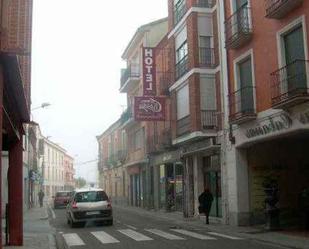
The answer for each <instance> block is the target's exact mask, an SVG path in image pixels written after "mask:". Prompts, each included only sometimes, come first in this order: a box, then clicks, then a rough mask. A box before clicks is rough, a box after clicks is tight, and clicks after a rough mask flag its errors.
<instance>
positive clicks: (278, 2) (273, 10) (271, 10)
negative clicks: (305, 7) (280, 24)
mask: <svg viewBox="0 0 309 249" xmlns="http://www.w3.org/2000/svg"><path fill="white" fill-rule="evenodd" d="M302 3H303V0H265V8H266V17H268V18H278V19H279V18H282V17H283V16H284V15H286V14H287V13H288V12H290V11H292V10H293V9H295V8H296V7H298V6H300V5H301V4H302Z"/></svg>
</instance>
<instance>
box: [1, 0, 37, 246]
mask: <svg viewBox="0 0 309 249" xmlns="http://www.w3.org/2000/svg"><path fill="white" fill-rule="evenodd" d="M0 4H1V20H2V22H1V30H2V32H1V35H0V40H1V45H0V50H1V63H0V105H1V115H0V125H1V127H3V129H2V132H1V137H0V141H1V148H2V154H1V159H2V160H1V164H0V175H1V176H0V179H1V184H0V186H1V191H0V193H1V194H3V190H2V186H5V184H7V188H8V193H5V194H4V196H7V204H8V207H9V209H10V213H9V217H8V221H9V234H10V237H9V243H10V245H12V246H14V245H16V246H19V245H22V244H23V195H24V193H23V189H24V188H23V186H24V177H23V176H24V174H23V173H24V172H23V170H24V168H23V149H24V148H23V135H24V134H25V133H24V129H23V124H25V123H27V122H29V120H30V103H31V101H30V89H31V77H30V75H31V37H32V32H31V31H32V0H23V1H21V0H12V1H7V0H2V1H1V2H0ZM2 155H3V156H2ZM2 163H3V165H6V166H7V167H6V166H4V170H2ZM3 174H6V175H3ZM6 181H7V182H6ZM0 201H1V207H3V206H4V205H3V204H4V203H3V201H5V199H2V197H1V198H0ZM0 212H1V215H0V216H1V217H2V216H3V215H4V214H3V208H1V211H0ZM0 240H1V241H2V226H1V229H0ZM0 248H2V243H1V244H0Z"/></svg>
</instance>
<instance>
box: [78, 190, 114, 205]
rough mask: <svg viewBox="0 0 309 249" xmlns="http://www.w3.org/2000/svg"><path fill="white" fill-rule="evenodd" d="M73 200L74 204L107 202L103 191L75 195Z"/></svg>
mask: <svg viewBox="0 0 309 249" xmlns="http://www.w3.org/2000/svg"><path fill="white" fill-rule="evenodd" d="M74 200H75V201H76V202H98V201H107V200H108V197H107V195H106V193H105V192H104V191H88V192H80V193H76V195H75V198H74Z"/></svg>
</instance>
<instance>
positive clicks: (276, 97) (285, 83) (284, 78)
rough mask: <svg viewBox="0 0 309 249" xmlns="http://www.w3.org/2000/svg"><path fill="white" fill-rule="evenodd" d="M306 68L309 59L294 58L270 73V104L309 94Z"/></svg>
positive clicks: (308, 67)
mask: <svg viewBox="0 0 309 249" xmlns="http://www.w3.org/2000/svg"><path fill="white" fill-rule="evenodd" d="M308 69H309V61H307V60H295V61H294V62H292V63H290V64H288V65H286V66H284V67H282V68H280V69H278V70H277V71H275V72H273V73H271V75H270V76H271V103H272V105H277V104H280V103H282V102H285V101H288V100H291V99H294V98H297V97H303V96H309V88H308Z"/></svg>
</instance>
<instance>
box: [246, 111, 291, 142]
mask: <svg viewBox="0 0 309 249" xmlns="http://www.w3.org/2000/svg"><path fill="white" fill-rule="evenodd" d="M292 124H293V121H292V119H291V117H290V116H289V115H288V114H287V113H280V114H279V115H277V116H272V117H268V119H267V120H265V121H264V122H261V123H260V124H259V125H257V126H256V127H254V128H250V129H247V130H246V132H245V134H246V137H247V138H254V137H258V136H264V135H268V134H271V133H273V132H276V131H281V130H286V129H289V128H290V127H291V126H292Z"/></svg>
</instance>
